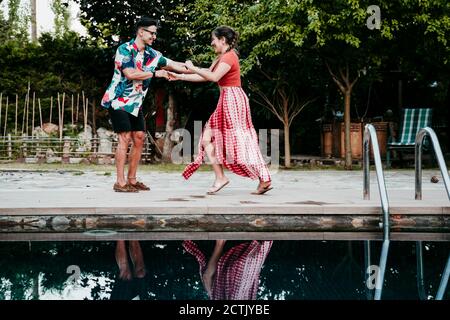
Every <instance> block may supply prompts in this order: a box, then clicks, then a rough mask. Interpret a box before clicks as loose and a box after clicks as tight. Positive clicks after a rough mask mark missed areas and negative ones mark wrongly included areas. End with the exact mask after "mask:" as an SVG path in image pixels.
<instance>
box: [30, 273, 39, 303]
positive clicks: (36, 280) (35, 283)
mask: <svg viewBox="0 0 450 320" xmlns="http://www.w3.org/2000/svg"><path fill="white" fill-rule="evenodd" d="M31 296H32V299H33V300H39V272H37V273H35V274H34V275H33V291H32V294H31Z"/></svg>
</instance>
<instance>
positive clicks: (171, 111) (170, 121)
mask: <svg viewBox="0 0 450 320" xmlns="http://www.w3.org/2000/svg"><path fill="white" fill-rule="evenodd" d="M175 108H176V101H175V97H174V95H173V93H169V103H168V107H167V121H166V136H165V139H164V148H163V161H165V162H169V161H170V160H171V153H172V148H173V142H172V140H171V136H172V132H173V129H174V124H175V117H174V116H175Z"/></svg>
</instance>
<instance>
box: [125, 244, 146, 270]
mask: <svg viewBox="0 0 450 320" xmlns="http://www.w3.org/2000/svg"><path fill="white" fill-rule="evenodd" d="M128 249H129V252H130V258H131V261H132V262H133V265H134V272H133V275H134V277H136V278H144V277H145V274H146V270H145V263H144V254H143V253H142V249H141V245H140V243H139V241H135V240H133V241H130V242H129V248H128Z"/></svg>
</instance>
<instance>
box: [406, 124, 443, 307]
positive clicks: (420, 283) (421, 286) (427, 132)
mask: <svg viewBox="0 0 450 320" xmlns="http://www.w3.org/2000/svg"><path fill="white" fill-rule="evenodd" d="M426 136H429V137H430V138H431V142H432V145H433V149H434V153H435V156H436V159H437V162H438V164H439V169H440V170H441V175H442V179H443V180H444V185H445V189H446V191H447V197H448V199H449V200H450V178H449V175H448V170H447V166H446V164H445V160H444V156H443V155H442V150H441V146H440V144H439V140H438V138H437V136H436V133H435V132H434V130H433V129H431V128H430V127H426V128H423V129H421V130H420V131H419V132H418V133H417V136H416V143H415V155H414V163H415V172H416V174H415V176H416V178H415V181H416V182H415V190H416V195H415V198H416V200H422V146H423V141H424V139H425V137H426ZM416 261H417V288H418V291H419V297H420V299H426V298H427V297H426V293H425V281H424V275H423V253H422V241H417V242H416ZM449 275H450V254H449V256H448V258H447V263H446V265H445V268H444V272H443V273H442V277H441V282H440V284H439V288H438V291H437V293H436V300H442V299H443V298H444V295H445V289H446V288H447V284H448V279H449Z"/></svg>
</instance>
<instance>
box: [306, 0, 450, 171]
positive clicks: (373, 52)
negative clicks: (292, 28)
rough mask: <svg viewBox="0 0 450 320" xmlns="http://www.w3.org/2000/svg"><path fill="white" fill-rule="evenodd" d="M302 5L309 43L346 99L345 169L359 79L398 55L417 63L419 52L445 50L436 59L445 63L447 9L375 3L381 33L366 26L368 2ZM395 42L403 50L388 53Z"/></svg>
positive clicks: (433, 2) (440, 4)
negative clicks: (351, 106) (353, 99)
mask: <svg viewBox="0 0 450 320" xmlns="http://www.w3.org/2000/svg"><path fill="white" fill-rule="evenodd" d="M302 5H303V6H304V9H305V12H307V13H308V26H307V28H308V29H311V30H313V33H312V35H313V38H312V39H310V40H311V41H313V42H314V46H315V47H316V48H317V50H318V53H319V54H320V55H321V57H322V58H323V59H324V64H325V65H326V67H327V70H328V71H329V73H330V75H331V77H332V79H333V81H334V82H335V83H336V85H337V86H338V88H339V90H340V92H341V93H342V95H343V96H344V106H345V107H344V115H345V116H344V118H345V165H346V167H347V168H349V169H350V168H351V166H352V159H351V149H350V111H351V108H350V104H351V95H352V91H353V89H354V86H355V84H356V82H357V81H358V79H359V78H360V77H361V76H363V75H366V74H371V75H373V74H374V73H377V72H379V70H380V68H383V66H386V65H389V64H392V60H393V59H397V57H399V58H400V60H402V59H403V57H406V56H408V54H409V57H413V60H416V62H417V52H418V51H421V50H424V51H425V52H427V54H426V55H428V54H433V53H432V52H433V50H434V49H433V48H436V46H438V47H441V48H442V47H443V48H442V49H441V50H442V51H443V52H444V53H445V55H444V56H441V57H440V58H439V59H438V61H440V63H443V64H447V63H448V61H449V59H448V57H449V52H450V51H449V49H450V48H449V45H448V43H447V39H449V36H450V17H449V12H450V5H449V3H448V2H447V1H443V0H429V1H420V2H417V1H403V2H401V3H393V2H391V1H379V2H378V5H379V7H380V9H381V15H382V20H381V28H380V29H379V30H377V29H375V30H370V29H369V28H368V27H367V20H368V18H369V17H370V16H369V15H370V13H368V12H367V8H368V7H369V6H370V5H371V2H370V1H354V0H337V1H332V2H331V1H319V0H311V1H308V2H305V3H302ZM399 42H400V43H403V44H406V46H405V47H403V48H402V50H399V51H394V50H392V49H390V48H392V47H394V48H396V44H397V43H399ZM413 43H414V44H415V45H413ZM396 49H398V47H397V48H396ZM394 52H395V53H394Z"/></svg>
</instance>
